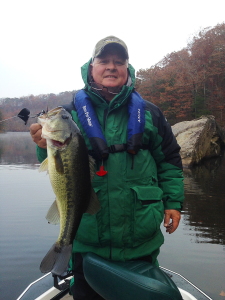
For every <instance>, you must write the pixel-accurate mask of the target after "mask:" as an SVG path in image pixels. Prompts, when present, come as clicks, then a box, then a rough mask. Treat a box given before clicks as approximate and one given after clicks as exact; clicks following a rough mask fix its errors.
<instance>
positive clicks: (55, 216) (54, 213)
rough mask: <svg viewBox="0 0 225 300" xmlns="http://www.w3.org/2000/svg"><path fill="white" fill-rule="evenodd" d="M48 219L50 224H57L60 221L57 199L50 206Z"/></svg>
mask: <svg viewBox="0 0 225 300" xmlns="http://www.w3.org/2000/svg"><path fill="white" fill-rule="evenodd" d="M46 219H47V221H48V223H49V224H53V225H57V224H59V222H60V215H59V210H58V206H57V203H56V200H55V201H54V202H53V203H52V205H51V206H50V208H49V210H48V213H47V215H46Z"/></svg>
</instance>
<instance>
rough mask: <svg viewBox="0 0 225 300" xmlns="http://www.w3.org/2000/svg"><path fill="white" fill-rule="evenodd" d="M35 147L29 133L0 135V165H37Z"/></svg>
mask: <svg viewBox="0 0 225 300" xmlns="http://www.w3.org/2000/svg"><path fill="white" fill-rule="evenodd" d="M37 163H38V160H37V156H36V146H35V144H34V142H33V141H32V138H31V136H30V134H29V132H8V133H1V134H0V164H2V165H3V164H27V165H33V164H37Z"/></svg>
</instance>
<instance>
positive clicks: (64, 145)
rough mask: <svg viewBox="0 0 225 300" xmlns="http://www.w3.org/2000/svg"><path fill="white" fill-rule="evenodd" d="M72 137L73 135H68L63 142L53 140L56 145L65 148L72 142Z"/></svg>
mask: <svg viewBox="0 0 225 300" xmlns="http://www.w3.org/2000/svg"><path fill="white" fill-rule="evenodd" d="M71 139H72V135H70V137H68V138H67V139H66V140H65V141H64V142H63V143H62V142H60V141H57V140H51V142H52V145H53V146H54V147H56V148H59V149H62V148H65V147H66V146H67V145H68V144H69V143H70V141H71Z"/></svg>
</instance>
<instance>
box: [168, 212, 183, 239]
mask: <svg viewBox="0 0 225 300" xmlns="http://www.w3.org/2000/svg"><path fill="white" fill-rule="evenodd" d="M180 218H181V216H180V212H179V211H178V210H175V209H166V210H165V217H164V227H166V232H168V233H169V234H171V233H173V232H174V231H175V230H176V229H177V227H178V225H179V222H180ZM170 219H172V222H171V223H170Z"/></svg>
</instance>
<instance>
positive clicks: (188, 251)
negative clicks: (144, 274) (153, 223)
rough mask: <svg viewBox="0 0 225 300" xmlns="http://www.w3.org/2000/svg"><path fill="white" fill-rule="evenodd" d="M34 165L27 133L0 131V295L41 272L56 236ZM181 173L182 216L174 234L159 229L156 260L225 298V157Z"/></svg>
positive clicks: (42, 179) (43, 181) (49, 195)
mask: <svg viewBox="0 0 225 300" xmlns="http://www.w3.org/2000/svg"><path fill="white" fill-rule="evenodd" d="M38 167H39V163H38V161H37V158H36V153H35V145H34V143H33V142H32V140H31V138H30V136H29V133H7V134H0V300H14V299H16V298H17V297H18V296H19V295H20V294H21V293H22V292H23V290H24V289H25V288H26V287H27V286H28V285H29V284H30V283H31V282H32V281H34V280H36V279H37V278H39V277H41V276H42V275H43V274H42V273H41V272H40V271H39V265H40V262H41V260H42V258H43V257H44V255H45V254H46V253H47V251H48V250H49V248H50V246H51V245H52V244H53V243H54V242H55V240H56V239H57V237H58V233H59V226H53V225H49V224H48V223H47V221H46V219H45V215H46V212H47V211H48V208H49V207H50V205H51V204H52V202H53V201H54V193H53V191H52V188H51V185H50V182H49V178H48V175H46V174H45V173H39V172H38ZM184 175H185V180H184V184H185V203H184V208H183V212H182V219H181V222H180V226H179V228H178V229H177V231H176V232H175V233H173V234H172V235H168V234H166V233H165V229H164V228H162V230H163V232H164V233H165V243H164V245H163V246H162V248H161V253H160V256H159V263H160V265H161V266H163V267H165V268H168V269H171V270H173V271H175V272H178V273H180V274H181V275H183V276H184V277H186V278H187V279H188V280H190V281H191V282H193V283H194V284H195V285H197V286H198V287H199V288H200V289H202V290H203V291H204V292H205V293H206V294H207V295H209V296H210V297H211V298H212V299H214V300H219V299H225V298H224V295H225V159H224V158H223V157H221V158H220V159H216V160H210V161H209V162H207V164H205V165H202V166H201V167H198V168H195V169H194V170H185V174H184ZM223 293H224V294H223Z"/></svg>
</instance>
